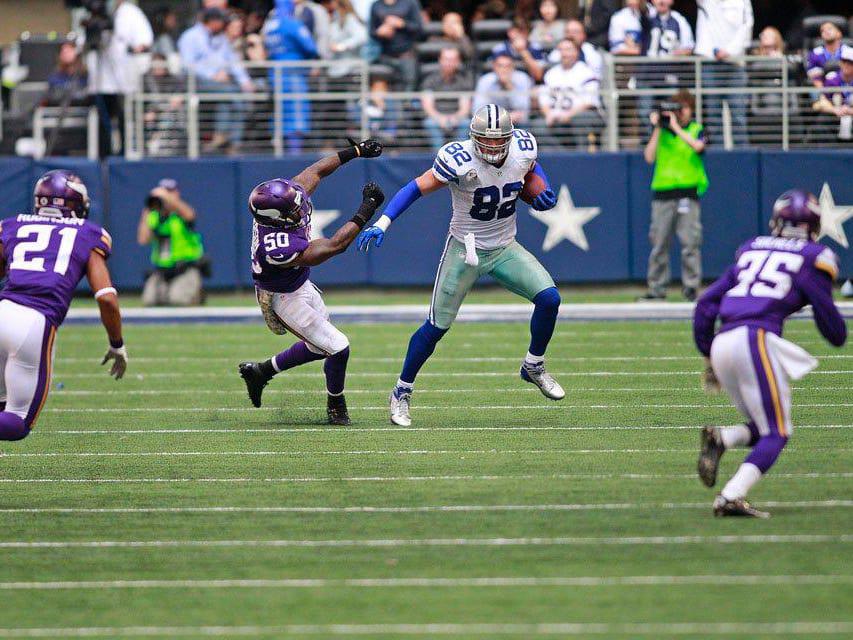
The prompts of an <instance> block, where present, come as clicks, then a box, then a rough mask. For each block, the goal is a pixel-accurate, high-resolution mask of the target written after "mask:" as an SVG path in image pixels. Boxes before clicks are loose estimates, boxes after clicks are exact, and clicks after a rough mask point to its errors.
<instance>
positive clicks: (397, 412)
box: [388, 387, 412, 427]
mask: <svg viewBox="0 0 853 640" xmlns="http://www.w3.org/2000/svg"><path fill="white" fill-rule="evenodd" d="M411 401H412V392H411V391H406V390H405V389H402V388H400V387H394V390H393V391H392V392H391V397H390V398H389V400H388V404H389V405H390V407H391V422H392V423H394V424H396V425H399V426H401V427H410V426H412V416H411V415H409V404H410V403H411Z"/></svg>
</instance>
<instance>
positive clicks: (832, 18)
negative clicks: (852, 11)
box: [803, 15, 850, 50]
mask: <svg viewBox="0 0 853 640" xmlns="http://www.w3.org/2000/svg"><path fill="white" fill-rule="evenodd" d="M824 22H832V23H833V24H835V25H836V26H837V27H838V28H839V29H841V33H843V34H844V35H845V36H846V35H849V33H850V31H849V25H848V24H847V20H846V19H845V18H844V17H843V16H837V15H821V16H809V17H808V18H803V38H804V41H803V49H805V50H809V49H812V48H813V47H815V46H817V44H818V41H819V40H820V25H822V24H823V23H824Z"/></svg>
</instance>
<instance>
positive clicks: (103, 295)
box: [86, 251, 128, 380]
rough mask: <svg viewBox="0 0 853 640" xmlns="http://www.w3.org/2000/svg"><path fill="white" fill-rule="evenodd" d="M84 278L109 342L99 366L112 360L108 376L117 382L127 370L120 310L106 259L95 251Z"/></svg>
mask: <svg viewBox="0 0 853 640" xmlns="http://www.w3.org/2000/svg"><path fill="white" fill-rule="evenodd" d="M86 277H87V278H88V279H89V286H90V287H91V288H92V291H94V292H95V300H97V301H98V307H99V309H100V311H101V323H102V324H103V325H104V329H106V330H107V337H108V338H109V341H110V348H109V350H108V351H107V353H106V355H105V356H104V359H103V360H102V361H101V364H106V363H107V362H109V361H110V360H112V361H113V364H112V367H111V368H110V375H111V376H113V377H115V379H116V380H118V379H119V378H121V377H122V376H123V375H124V372H125V371H126V370H127V360H128V358H127V347H125V346H124V340H123V339H122V335H121V310H120V309H119V306H118V292H117V291H116V290H115V287H113V284H112V279H111V278H110V272H109V269H107V261H106V258H104V257H103V256H102V255H101V254H99V253H97V252H96V251H92V253H91V254H90V255H89V262H88V264H87V266H86Z"/></svg>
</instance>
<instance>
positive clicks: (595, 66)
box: [548, 20, 604, 78]
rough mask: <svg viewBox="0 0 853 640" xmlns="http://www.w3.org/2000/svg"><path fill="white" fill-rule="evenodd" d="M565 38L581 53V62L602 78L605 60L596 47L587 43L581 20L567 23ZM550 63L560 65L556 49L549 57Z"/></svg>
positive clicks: (558, 53)
mask: <svg viewBox="0 0 853 640" xmlns="http://www.w3.org/2000/svg"><path fill="white" fill-rule="evenodd" d="M563 38H564V39H566V40H571V41H572V42H574V43H575V46H576V47H577V48H578V50H579V51H580V61H581V62H585V63H586V66H588V67H589V68H590V69H592V71H593V72H594V73H595V75H596V77H598V78H601V74H602V73H603V72H604V58H603V57H602V55H601V53H600V52H599V51H598V49H596V47H595V45H593V44H592V43H591V42H587V40H586V29H585V28H584V26H583V23H582V22H581V21H580V20H569V21H568V22H566V30H565V33H564V34H563ZM548 62H550V63H551V64H559V63H560V52H559V51H557V50H556V49H555V50H554V51H552V52H551V55H550V56H548Z"/></svg>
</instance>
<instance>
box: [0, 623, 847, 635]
mask: <svg viewBox="0 0 853 640" xmlns="http://www.w3.org/2000/svg"><path fill="white" fill-rule="evenodd" d="M849 633H853V622H805V621H804V622H658V623H633V622H627V623H607V622H601V623H598V622H548V623H529V624H525V623H460V624H455V623H432V624H429V623H427V624H413V623H411V624H410V623H399V624H300V625H283V626H256V625H246V626H214V625H209V626H196V627H153V626H151V627H53V628H51V627H41V628H18V629H12V628H7V629H2V628H0V638H105V637H111V638H152V637H158V638H163V637H166V638H176V637H193V636H194V637H231V638H234V637H244V638H245V637H256V636H273V637H286V636H305V635H316V636H321V637H326V638H330V637H349V636H372V637H376V636H380V635H383V636H384V635H396V636H400V635H403V636H436V635H452V636H472V635H476V636H487V637H490V636H498V635H504V636H505V635H511V636H522V637H531V636H564V637H565V636H590V635H609V636H613V635H618V636H627V637H636V636H639V635H643V636H654V637H661V636H671V637H676V636H685V635H700V636H708V635H713V636H745V637H747V638H750V637H751V638H754V637H756V636H759V635H760V636H774V635H779V636H791V635H802V636H805V637H814V636H816V635H822V636H839V635H846V634H849Z"/></svg>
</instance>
